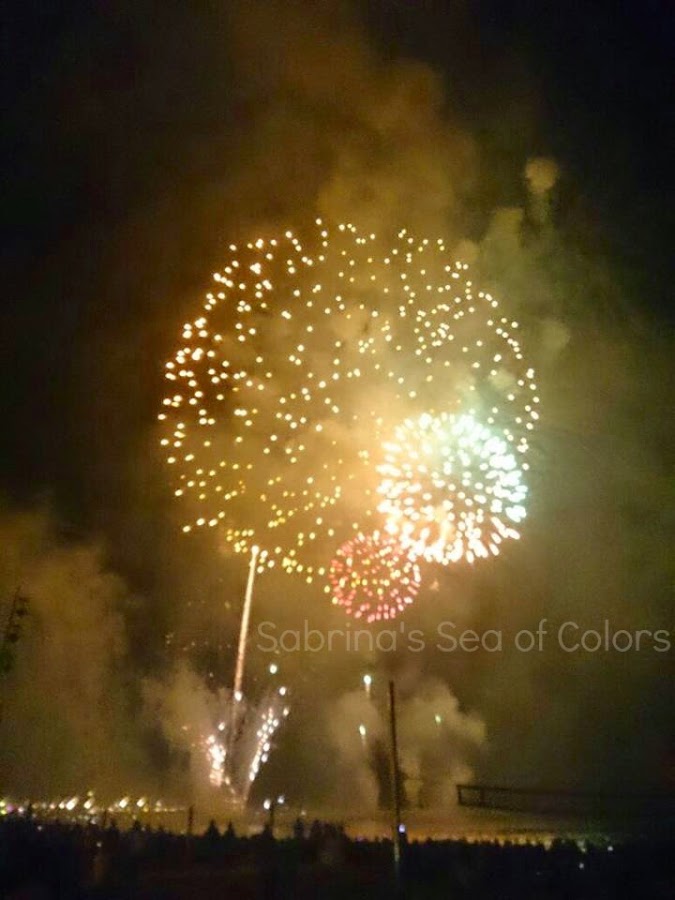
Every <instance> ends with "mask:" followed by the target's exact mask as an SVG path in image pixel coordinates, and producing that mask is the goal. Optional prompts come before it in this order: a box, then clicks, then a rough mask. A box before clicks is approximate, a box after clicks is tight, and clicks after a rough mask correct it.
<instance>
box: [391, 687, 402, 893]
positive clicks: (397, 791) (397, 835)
mask: <svg viewBox="0 0 675 900" xmlns="http://www.w3.org/2000/svg"><path fill="white" fill-rule="evenodd" d="M389 726H390V730H391V769H392V781H393V786H394V821H393V823H392V825H393V832H394V834H393V838H394V874H395V876H396V881H397V882H398V880H399V876H400V870H401V769H400V766H399V762H398V735H397V733H396V688H395V686H394V682H393V681H390V682H389Z"/></svg>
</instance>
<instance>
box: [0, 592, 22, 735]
mask: <svg viewBox="0 0 675 900" xmlns="http://www.w3.org/2000/svg"><path fill="white" fill-rule="evenodd" d="M27 614H28V597H25V596H24V595H23V594H22V593H21V591H20V590H19V589H18V588H17V590H16V591H15V593H14V596H13V597H12V603H11V605H10V608H9V616H8V617H7V622H6V624H5V630H4V631H3V634H2V642H0V677H4V676H5V675H9V673H10V672H11V671H12V668H13V666H14V645H15V644H16V643H17V641H18V640H19V638H20V637H21V620H22V619H23V617H24V616H26V615H27ZM3 712H4V710H3V704H2V700H1V699H0V721H2V717H3Z"/></svg>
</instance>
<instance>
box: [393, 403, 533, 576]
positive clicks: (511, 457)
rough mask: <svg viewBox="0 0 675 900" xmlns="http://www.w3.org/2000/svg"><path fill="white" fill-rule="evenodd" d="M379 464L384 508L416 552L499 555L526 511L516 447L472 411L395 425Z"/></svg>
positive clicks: (448, 558)
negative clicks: (391, 438)
mask: <svg viewBox="0 0 675 900" xmlns="http://www.w3.org/2000/svg"><path fill="white" fill-rule="evenodd" d="M395 437H396V440H395V441H392V442H387V443H385V462H384V463H382V464H381V465H379V466H378V471H379V472H380V474H381V475H382V481H381V483H380V486H379V488H378V491H379V493H380V494H381V495H382V496H383V498H384V499H383V500H382V502H381V503H380V505H379V507H378V509H379V510H380V512H382V513H383V514H384V515H385V517H386V521H387V530H388V531H389V533H390V534H392V535H394V536H396V538H397V539H398V540H399V541H400V542H401V544H402V545H403V546H404V547H406V548H408V550H409V552H411V553H412V554H413V555H415V556H421V557H424V559H425V560H427V561H428V562H438V563H442V564H447V563H450V562H457V561H458V560H460V559H466V560H467V562H470V563H471V562H473V561H474V559H476V558H481V557H486V556H488V555H489V554H490V553H492V554H493V555H495V556H496V555H497V554H498V553H499V546H500V544H501V542H502V541H503V540H504V539H506V538H517V537H519V533H518V531H517V530H516V528H515V527H514V525H515V524H517V523H519V522H520V521H521V520H522V519H523V518H524V516H525V507H524V505H523V504H524V502H525V499H526V496H527V488H526V486H525V485H524V484H523V480H522V477H523V472H522V469H521V468H520V467H519V464H518V460H517V459H516V456H515V454H514V453H513V452H512V451H511V450H510V449H509V445H508V443H507V442H506V440H504V439H503V438H501V437H497V436H496V435H495V434H494V433H493V432H491V431H490V429H489V428H486V427H485V426H484V425H481V424H480V423H478V422H476V420H475V419H474V418H473V417H471V416H469V415H462V416H453V415H448V414H447V413H441V414H440V415H438V416H432V415H430V414H429V413H423V414H422V415H421V416H420V417H419V418H418V419H417V420H410V419H409V420H407V421H406V422H404V423H403V425H400V426H399V427H397V428H396V431H395Z"/></svg>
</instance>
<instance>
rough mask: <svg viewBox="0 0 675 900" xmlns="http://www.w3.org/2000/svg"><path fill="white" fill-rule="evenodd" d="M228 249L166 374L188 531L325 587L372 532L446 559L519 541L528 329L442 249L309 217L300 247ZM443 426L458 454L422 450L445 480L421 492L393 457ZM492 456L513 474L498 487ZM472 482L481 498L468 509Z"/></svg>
mask: <svg viewBox="0 0 675 900" xmlns="http://www.w3.org/2000/svg"><path fill="white" fill-rule="evenodd" d="M230 253H231V255H230V257H229V259H228V260H227V262H226V263H225V264H224V266H223V267H222V269H221V270H219V271H218V272H216V273H215V274H214V282H215V287H214V289H213V290H212V291H211V292H210V293H208V294H207V295H206V298H205V301H204V304H203V309H202V310H201V312H200V314H199V315H197V316H196V317H195V318H194V320H192V321H190V322H187V323H186V324H185V325H184V327H183V331H182V336H181V340H180V343H179V346H178V348H177V349H176V351H175V353H174V355H173V356H172V358H171V359H169V360H168V361H167V363H166V370H165V375H166V378H167V380H168V382H169V383H170V385H171V390H170V392H169V393H168V395H167V396H166V397H165V399H164V401H163V403H164V405H163V409H162V411H161V413H160V416H159V418H160V421H161V426H162V431H163V434H162V437H161V442H162V445H163V447H164V448H165V451H166V459H167V463H168V466H169V472H170V476H171V480H172V486H173V491H174V494H175V495H176V497H178V498H179V499H180V500H181V502H182V503H183V504H184V505H183V509H184V511H185V520H184V525H183V530H184V531H186V532H189V531H192V530H194V529H197V530H198V529H202V528H203V529H209V528H212V529H214V530H215V531H216V532H217V533H218V534H219V536H220V537H221V538H222V539H223V540H224V541H225V542H226V544H227V545H229V546H230V547H232V548H233V549H234V550H235V551H236V552H240V553H249V552H250V551H251V548H252V547H253V546H254V545H255V544H259V545H260V546H261V547H262V548H264V551H265V553H264V554H261V556H260V568H263V567H273V566H275V565H279V566H280V567H282V568H283V569H284V570H285V571H288V572H293V573H296V574H299V575H301V576H302V577H303V578H305V580H306V581H307V582H309V583H311V582H312V581H313V580H314V579H317V578H318V579H320V580H323V581H324V582H325V579H326V578H327V576H328V575H329V566H328V561H329V560H330V559H331V558H333V557H335V558H338V556H337V555H336V551H337V548H339V547H341V546H342V545H344V544H345V542H349V541H350V540H353V539H355V537H356V536H357V535H358V534H359V533H360V532H364V533H366V534H368V533H372V532H374V531H380V532H383V531H386V532H388V533H389V534H390V535H397V536H398V537H399V539H401V540H402V541H403V542H404V543H406V544H407V545H408V546H409V547H413V548H415V552H418V553H419V554H420V555H421V556H424V557H425V558H426V559H430V560H433V561H436V562H442V563H447V562H450V561H456V560H459V559H462V558H464V559H467V560H472V559H473V558H475V557H479V556H484V555H486V553H488V554H489V553H494V552H496V550H495V549H494V548H497V549H498V548H499V544H500V543H501V541H502V540H503V539H504V538H505V537H513V536H515V528H513V527H512V526H513V524H514V523H515V520H513V518H512V516H510V515H509V513H508V512H505V517H504V518H503V517H502V516H501V514H500V511H499V509H498V507H499V503H500V502H502V503H503V504H504V511H506V509H507V508H508V509H511V511H513V510H515V509H516V508H519V515H518V516H517V517H516V518H517V519H518V520H519V519H520V518H522V515H521V514H520V508H521V507H522V508H523V510H524V499H525V488H524V479H525V473H526V472H527V462H526V461H525V457H526V454H527V452H528V449H529V436H530V432H531V431H532V430H533V428H534V427H535V425H536V421H537V419H538V416H539V414H538V404H539V398H538V396H537V390H536V385H535V383H534V380H533V379H534V372H533V370H532V369H531V368H530V367H529V366H528V364H527V363H526V362H525V360H524V355H523V352H522V349H521V345H520V342H519V339H518V333H519V332H518V323H517V322H515V321H513V320H511V319H509V318H508V317H506V316H504V315H501V314H500V307H499V303H498V301H497V300H496V299H494V298H493V297H492V296H491V295H490V294H489V293H486V292H484V291H479V290H477V289H476V288H475V287H474V285H473V283H472V281H471V280H470V279H469V277H468V274H467V266H466V265H465V264H462V263H459V262H451V261H449V257H448V250H447V248H446V246H445V244H444V242H443V241H442V240H436V241H431V240H428V239H423V240H419V239H415V238H414V237H412V236H411V235H409V234H408V233H407V232H406V231H401V232H399V234H398V235H397V236H396V239H395V240H394V241H385V240H381V239H379V238H377V237H376V236H375V235H374V234H366V235H361V234H360V233H359V232H358V231H357V229H356V228H355V227H354V226H353V225H340V226H338V227H337V228H335V229H329V228H328V227H327V226H326V225H325V224H323V223H322V222H321V221H320V220H317V223H316V228H315V229H312V230H311V231H310V233H309V234H308V235H307V236H306V237H303V238H302V239H301V238H300V237H298V236H296V235H295V234H294V233H292V232H290V231H288V232H286V233H285V234H284V235H283V236H277V237H271V238H262V237H261V238H259V239H258V240H256V241H253V242H249V243H247V244H245V245H243V246H241V247H236V246H234V245H231V247H230ZM425 415H427V416H429V419H428V420H427V419H425V418H423V417H424V416H425ZM427 421H428V423H429V424H428V425H420V423H421V422H427ZM434 422H435V423H437V426H438V429H440V431H444V432H446V436H447V437H448V441H449V444H450V447H451V449H450V451H449V453H445V454H444V453H443V452H440V453H439V452H438V448H437V450H433V449H431V450H430V454H429V459H428V464H429V466H430V467H431V468H432V469H434V467H435V469H434V470H435V471H436V472H437V473H441V475H442V477H441V479H440V481H442V482H443V484H442V485H441V484H440V481H439V483H438V485H436V484H433V483H432V484H431V485H427V487H426V488H423V489H421V490H420V491H418V490H417V489H413V483H414V482H415V481H419V482H420V483H421V484H424V482H425V477H426V476H425V472H422V471H418V472H414V471H412V470H410V471H409V469H408V468H407V467H406V464H405V463H404V461H403V460H402V458H401V452H398V451H397V450H396V446H399V445H400V446H401V447H403V446H404V445H405V446H406V447H407V448H409V447H410V445H411V443H412V442H414V440H415V439H416V437H420V438H421V437H424V438H425V440H427V441H431V444H432V445H433V443H434V441H436V442H438V440H439V439H440V438H441V434H440V432H439V433H437V434H434V428H436V426H434V425H432V423H434ZM458 429H459V430H458ZM469 432H470V434H469ZM453 441H455V443H456V446H454V448H453V445H452V442H453ZM483 453H486V454H487V455H488V456H489V458H490V459H492V460H493V462H497V461H498V460H501V462H499V464H498V465H497V470H498V471H499V473H500V474H499V475H498V477H496V478H494V477H492V476H488V473H487V472H486V471H484V469H483V468H482V467H483V464H484V463H485V458H484V457H483V456H481V454H483ZM420 454H421V455H420ZM467 454H468V455H469V456H471V460H469V462H466V461H465V458H466V457H467ZM425 455H426V451H422V450H421V448H418V457H419V460H421V459H422V457H423V456H425ZM488 462H489V460H488ZM512 462H515V466H514V467H513V468H509V469H507V468H506V467H507V466H511V463H512ZM460 470H461V473H460ZM513 472H517V473H519V478H518V480H517V481H514V480H513V479H514V477H515V476H514V475H513ZM397 473H398V474H397ZM456 473H460V475H459V476H458V478H457V479H456V478H454V475H455V474H456ZM467 473H468V476H467ZM446 476H447V477H446ZM483 476H485V477H483ZM467 477H468V478H469V480H470V481H471V483H472V484H474V483H475V485H478V484H479V483H481V484H483V485H484V490H483V488H478V487H476V490H475V492H474V495H473V496H470V493H471V491H469V493H467V491H466V490H464V488H465V487H466V485H464V484H463V481H466V479H467ZM397 479H398V480H399V481H400V483H398V484H397ZM452 484H455V486H456V489H457V490H456V494H454V493H453V491H454V490H455V489H453V488H452V487H451V485H452ZM488 488H490V490H488ZM443 490H446V491H447V496H446V497H445V500H443V498H441V497H440V496H439V494H440V493H441V492H442V491H443ZM504 491H506V494H505V493H504ZM509 491H510V492H511V493H512V494H513V496H507V494H508V493H509ZM460 493H463V494H465V495H466V496H463V497H460V496H459V494H460ZM429 494H431V495H432V499H431V500H428V499H424V497H425V495H429ZM483 494H485V502H483V501H482V499H481V498H482V497H483ZM445 501H447V502H445ZM469 501H470V502H469ZM418 502H419V506H417V505H418ZM413 506H417V511H416V513H415V512H413V511H412V510H411V507H413ZM479 510H482V512H480V515H479ZM444 512H447V513H448V519H447V521H444V520H443V519H442V516H443V513H444ZM450 514H452V516H454V517H455V518H454V519H453V518H451V517H450ZM481 516H482V517H483V518H481ZM486 517H487V518H486ZM488 519H489V521H488ZM493 519H496V520H497V521H498V522H503V525H504V527H503V528H502V527H501V526H500V525H499V524H496V523H495V521H493ZM427 532H428V533H427Z"/></svg>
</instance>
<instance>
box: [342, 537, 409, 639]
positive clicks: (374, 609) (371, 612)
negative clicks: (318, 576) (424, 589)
mask: <svg viewBox="0 0 675 900" xmlns="http://www.w3.org/2000/svg"><path fill="white" fill-rule="evenodd" d="M328 577H329V582H330V586H329V587H327V591H332V594H333V602H334V603H335V604H338V605H340V606H342V607H343V608H344V610H345V612H347V613H348V614H349V615H352V616H354V618H355V619H365V621H366V622H376V621H380V620H381V619H392V618H394V616H395V615H396V614H397V613H399V612H401V611H402V610H404V609H405V608H406V606H408V605H409V604H410V603H412V602H413V600H414V599H415V597H416V595H417V592H418V590H419V586H420V570H419V567H418V565H417V563H416V562H415V560H414V559H413V557H412V555H411V553H410V552H409V551H408V550H406V549H404V547H403V546H402V545H401V543H400V542H399V541H398V540H396V539H395V538H392V537H389V536H388V535H386V534H380V533H379V532H378V531H375V532H373V533H372V534H358V535H356V537H355V538H352V539H351V540H349V541H346V542H345V543H344V544H343V545H342V546H341V547H340V548H339V549H338V551H337V553H336V554H335V557H334V559H333V561H332V562H331V564H330V569H329V574H328Z"/></svg>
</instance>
